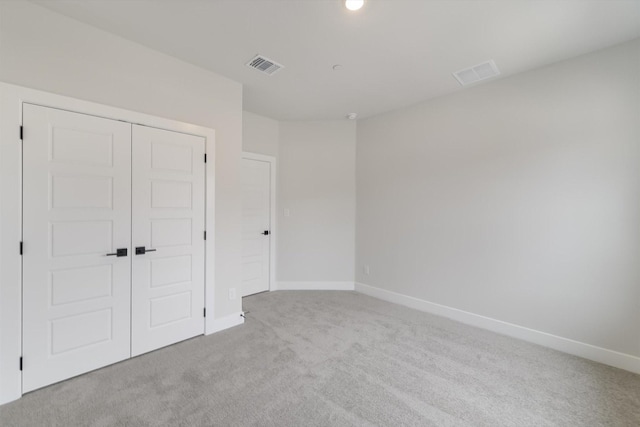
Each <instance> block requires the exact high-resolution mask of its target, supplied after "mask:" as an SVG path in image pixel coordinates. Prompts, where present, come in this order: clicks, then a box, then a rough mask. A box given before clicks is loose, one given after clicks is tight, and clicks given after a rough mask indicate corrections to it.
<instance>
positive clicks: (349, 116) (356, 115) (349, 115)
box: [347, 113, 358, 120]
mask: <svg viewBox="0 0 640 427" xmlns="http://www.w3.org/2000/svg"><path fill="white" fill-rule="evenodd" d="M357 118H358V113H349V114H347V119H349V120H355V119H357Z"/></svg>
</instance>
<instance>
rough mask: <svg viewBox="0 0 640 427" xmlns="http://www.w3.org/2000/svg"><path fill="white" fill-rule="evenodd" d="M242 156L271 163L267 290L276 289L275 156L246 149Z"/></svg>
mask: <svg viewBox="0 0 640 427" xmlns="http://www.w3.org/2000/svg"><path fill="white" fill-rule="evenodd" d="M242 158H243V159H247V160H257V161H259V162H267V163H269V164H270V165H271V168H270V177H271V182H270V184H269V187H270V188H269V190H270V193H271V194H270V195H269V197H270V200H269V233H270V235H271V239H270V240H269V291H274V290H275V289H276V264H277V263H276V260H277V254H276V247H277V245H276V241H277V239H278V233H277V231H278V230H276V222H277V221H276V200H277V198H276V191H277V186H276V183H277V182H278V180H277V179H276V175H277V169H276V163H277V161H276V158H275V157H273V156H267V155H264V154H257V153H250V152H248V151H243V152H242Z"/></svg>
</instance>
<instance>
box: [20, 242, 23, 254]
mask: <svg viewBox="0 0 640 427" xmlns="http://www.w3.org/2000/svg"><path fill="white" fill-rule="evenodd" d="M22 246H23V245H22V242H20V255H22Z"/></svg>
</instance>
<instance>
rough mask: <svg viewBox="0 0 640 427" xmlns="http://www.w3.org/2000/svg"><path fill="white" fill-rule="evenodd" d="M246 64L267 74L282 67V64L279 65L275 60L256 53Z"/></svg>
mask: <svg viewBox="0 0 640 427" xmlns="http://www.w3.org/2000/svg"><path fill="white" fill-rule="evenodd" d="M247 66H248V67H251V68H255V69H256V70H258V71H262V72H263V73H266V74H269V75H272V74H273V73H275V72H276V71H278V70H279V69H280V68H284V65H280V64H278V63H277V62H275V61H272V60H270V59H269V58H265V57H264V56H260V55H256V56H255V58H253V59H252V60H251V61H249V62H247Z"/></svg>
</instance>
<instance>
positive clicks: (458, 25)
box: [34, 0, 640, 120]
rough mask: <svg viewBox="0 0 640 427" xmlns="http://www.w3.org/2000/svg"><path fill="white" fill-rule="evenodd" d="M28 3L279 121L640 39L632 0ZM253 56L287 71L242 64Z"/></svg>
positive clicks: (432, 91)
mask: <svg viewBox="0 0 640 427" xmlns="http://www.w3.org/2000/svg"><path fill="white" fill-rule="evenodd" d="M34 3H37V4H40V5H41V6H44V7H46V8H48V9H51V10H54V11H56V12H59V13H61V14H64V15H67V16H69V17H72V18H75V19H77V20H79V21H82V22H85V23H87V24H90V25H93V26H95V27H98V28H101V29H103V30H106V31H109V32H111V33H114V34H117V35H119V36H122V37H124V38H126V39H129V40H132V41H135V42H137V43H140V44H142V45H145V46H148V47H150V48H153V49H156V50H158V51H161V52H164V53H166V54H169V55H172V56H174V57H176V58H180V59H182V60H184V61H186V62H190V63H192V64H195V65H198V66H200V67H203V68H206V69H209V70H211V71H214V72H216V73H218V74H221V75H223V76H226V77H229V78H231V79H233V80H236V81H238V82H241V83H243V85H244V108H245V109H246V110H248V111H251V112H254V113H257V114H262V115H265V116H268V117H272V118H274V119H278V120H327V119H339V118H344V117H345V115H346V114H347V113H351V112H356V113H358V114H359V117H367V116H371V115H375V114H378V113H382V112H385V111H390V110H394V109H398V108H402V107H405V106H408V105H412V104H416V103H419V102H421V101H424V100H427V99H430V98H434V97H437V96H441V95H444V94H447V93H452V92H455V91H458V90H462V88H461V87H460V85H459V84H458V82H457V81H456V80H455V79H454V78H453V76H452V75H451V73H452V72H454V71H458V70H460V69H462V68H466V67H469V66H472V65H476V64H478V63H480V62H484V61H486V60H488V59H493V60H495V62H496V64H497V66H498V68H499V69H500V71H501V72H502V74H501V76H500V77H497V78H501V77H504V76H508V75H511V74H515V73H519V72H522V71H525V70H530V69H533V68H537V67H541V66H543V65H545V64H550V63H553V62H556V61H559V60H562V59H566V58H570V57H573V56H577V55H580V54H584V53H587V52H591V51H594V50H597V49H601V48H604V47H607V46H611V45H614V44H617V43H621V42H624V41H627V40H630V39H633V38H637V37H640V0H509V1H506V0H495V1H494V0H468V1H466V0H453V1H452V0H367V1H366V3H365V6H364V7H363V8H362V9H361V10H360V11H358V12H349V11H347V10H346V9H345V8H344V6H343V4H342V1H341V0H154V1H150V0H126V1H125V0H92V1H87V0H72V1H67V0H57V1H50V0H35V1H34ZM257 53H259V54H262V55H264V56H266V57H268V58H270V59H273V60H274V61H277V62H279V63H281V64H283V65H284V66H285V68H284V69H282V70H280V71H278V72H277V73H276V74H274V75H272V76H268V75H266V74H262V73H260V72H258V71H256V70H253V69H250V68H248V67H246V66H245V64H246V63H247V62H248V61H249V60H250V59H251V58H252V57H253V56H254V55H255V54H257ZM335 64H340V65H342V69H341V70H339V71H334V70H333V68H332V67H333V65H335Z"/></svg>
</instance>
